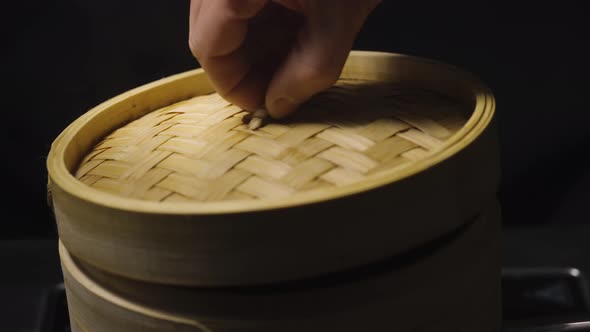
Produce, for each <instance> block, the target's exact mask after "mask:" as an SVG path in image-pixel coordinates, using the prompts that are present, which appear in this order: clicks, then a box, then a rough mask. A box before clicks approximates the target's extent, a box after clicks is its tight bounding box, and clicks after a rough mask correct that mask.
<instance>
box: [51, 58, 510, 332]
mask: <svg viewBox="0 0 590 332" xmlns="http://www.w3.org/2000/svg"><path fill="white" fill-rule="evenodd" d="M341 82H344V83H343V85H337V86H336V87H335V89H336V90H335V91H336V92H334V94H330V93H332V92H333V91H332V92H329V93H328V94H327V95H326V96H324V97H319V99H318V100H320V101H321V102H319V104H318V103H315V104H314V102H313V101H312V102H311V104H310V105H309V106H308V107H307V108H308V109H309V112H303V111H302V112H301V114H303V115H302V116H301V117H300V118H298V117H297V116H296V117H295V119H294V120H287V122H281V123H271V124H269V125H268V126H266V127H263V128H261V129H260V130H259V131H257V132H248V131H247V130H246V128H247V126H246V125H243V124H240V123H239V121H238V120H240V119H241V118H242V117H243V116H244V114H243V112H241V111H240V110H235V109H233V110H232V109H231V107H233V106H231V105H225V104H224V105H222V106H219V107H218V106H215V105H208V104H207V103H209V102H211V101H212V100H213V101H215V103H220V100H221V98H217V97H215V96H214V95H210V94H212V93H213V92H214V91H213V88H212V86H211V84H210V83H209V81H208V79H207V76H206V74H205V73H204V72H203V71H202V70H194V71H190V72H186V73H182V74H179V75H175V76H171V77H169V78H165V79H162V80H160V81H157V82H154V83H151V84H148V85H145V86H142V87H140V88H137V89H134V90H132V91H129V92H127V93H125V94H122V95H120V96H118V97H115V98H113V99H111V100H109V101H107V102H105V103H103V104H101V105H99V106H97V107H96V108H94V109H92V110H91V111H89V112H88V113H86V114H84V115H83V116H81V117H80V118H79V119H78V120H76V121H75V122H73V123H72V124H71V125H70V126H69V127H68V128H67V129H66V130H64V132H63V133H62V134H61V135H60V136H59V137H58V138H57V139H56V140H55V142H54V144H53V145H52V149H51V152H50V155H49V157H48V161H47V166H48V171H49V185H48V190H49V193H50V200H51V203H52V206H53V209H54V211H55V215H56V220H57V224H58V230H59V236H60V239H61V242H60V254H61V257H62V266H63V270H64V277H65V281H66V286H67V292H68V301H69V304H70V316H71V318H72V326H73V329H74V330H76V329H77V330H80V331H87V332H93V331H216V332H225V331H232V332H233V331H236V332H237V331H263V332H264V331H301V330H308V331H314V330H317V331H324V330H338V331H358V330H363V331H381V330H382V328H383V326H391V327H392V328H395V329H396V330H400V331H404V330H411V329H413V330H416V331H422V330H424V331H427V330H428V331H431V330H433V329H437V328H439V330H451V327H453V328H454V329H453V330H454V331H463V330H464V331H474V330H478V331H497V330H498V326H499V322H500V317H499V315H500V303H499V290H498V287H499V278H500V265H499V260H498V247H497V246H498V238H499V235H498V233H499V227H500V217H499V212H498V211H499V208H498V206H497V202H496V198H495V195H496V191H497V186H498V181H499V163H498V150H497V142H496V133H495V128H494V127H495V125H494V121H493V115H494V109H495V101H494V98H493V96H492V94H491V92H490V91H489V90H488V89H487V88H486V87H485V86H484V85H483V84H482V83H481V82H479V81H478V80H477V79H476V78H474V77H473V76H471V75H470V74H468V73H465V72H464V71H462V70H460V69H457V68H454V67H451V66H448V65H445V64H441V63H438V62H434V61H430V60H426V59H422V58H416V57H411V56H405V55H399V54H389V53H375V52H352V53H351V55H350V57H349V60H348V61H347V63H346V65H345V68H344V70H343V72H342V75H341ZM359 87H360V88H359ZM392 89H393V90H392ZM394 90H395V91H398V92H396V94H394V95H390V91H394ZM418 90H419V91H422V92H425V93H429V94H434V95H437V96H443V97H444V98H443V99H445V98H447V99H448V100H452V101H453V103H456V104H457V105H461V107H462V108H461V111H459V113H457V112H455V111H449V110H444V109H442V108H440V109H439V108H435V109H434V111H433V112H430V113H428V112H427V113H421V109H419V108H415V109H412V108H411V107H410V109H403V107H397V106H396V107H393V106H392V105H398V104H395V103H394V100H397V99H396V98H402V97H403V98H406V97H408V96H410V97H412V96H413V97H412V98H418V99H420V98H421V97H420V95H412V94H411V93H410V95H404V93H407V92H408V91H418ZM404 91H405V92H404ZM412 93H413V92H412ZM199 96H201V97H199ZM410 97H408V98H410ZM322 98H324V99H322ZM355 98H356V99H358V100H361V101H362V103H360V104H355V103H354V101H355V100H356V99H355ZM359 98H360V99H359ZM403 98H402V99H403ZM412 98H410V99H412ZM349 102H350V103H349ZM349 104H350V105H352V104H354V105H353V106H354V107H352V106H350V105H349ZM410 104H411V103H410ZM398 106H399V105H398ZM447 106H448V105H447ZM342 107H344V108H345V110H342V109H341V108H342ZM334 108H336V109H337V110H339V111H338V112H336V111H334ZM393 108H396V109H395V110H394V113H391V112H392V109H393ZM397 108H400V109H397ZM321 110H326V112H323V113H322V112H321ZM316 111H317V112H316ZM340 111H342V112H340ZM439 111H440V114H439ZM447 111H448V112H447ZM453 112H455V113H453ZM318 114H323V115H322V116H327V117H322V116H320V115H318ZM447 115H449V116H448V118H447ZM461 117H462V118H463V120H462V121H457V119H458V118H461ZM146 137H147V138H146ZM146 142H147V143H146ZM228 142H231V144H229V143H228ZM146 146H147V148H149V151H144V150H143V149H144V147H146ZM230 155H231V156H232V158H234V159H232V158H230V157H229V156H230ZM107 156H108V157H107ZM236 156H237V157H236ZM228 160H233V162H232V164H231V165H230V164H227V163H228ZM312 166H313V167H312ZM220 169H223V172H221V171H219V170H220ZM313 172H317V174H316V173H313ZM312 173H313V174H314V175H313V176H309V174H312ZM350 179H353V180H354V181H349V180H350ZM238 180H239V181H238ZM231 181H233V182H232V183H233V185H232V187H231V188H230V187H228V186H225V184H227V183H229V182H231ZM220 188H222V189H220ZM450 234H455V235H454V236H455V238H454V239H452V240H447V241H446V242H445V244H444V245H442V246H441V247H439V248H437V249H436V250H435V251H434V252H432V253H431V254H429V255H426V256H424V257H419V258H416V259H414V260H412V261H411V262H409V263H406V265H403V264H402V265H399V264H398V265H395V264H394V263H387V262H389V261H390V260H392V259H393V258H392V257H397V258H396V259H398V260H399V259H401V258H400V257H406V256H407V255H408V253H411V252H412V251H413V250H415V249H416V248H421V247H424V246H428V245H429V244H430V243H433V241H434V242H436V241H438V240H437V239H440V238H444V237H448V236H451V235H450ZM388 264H389V265H388ZM375 266H377V267H378V266H381V268H375V269H376V270H375V271H373V270H372V269H373V268H371V267H375ZM371 271H372V272H371ZM464 315H468V317H469V318H468V319H464ZM421 317H425V318H427V319H428V321H426V322H423V321H420V319H421ZM460 322H462V323H463V325H464V329H463V330H461V328H463V327H456V325H457V324H459V323H460Z"/></svg>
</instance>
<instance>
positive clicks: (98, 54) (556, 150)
mask: <svg viewBox="0 0 590 332" xmlns="http://www.w3.org/2000/svg"><path fill="white" fill-rule="evenodd" d="M581 3H582V2H581V1H580V2H578V3H575V2H569V3H567V2H560V3H556V2H551V3H548V4H547V5H543V4H540V3H538V2H535V3H525V2H518V3H517V4H514V3H512V4H510V5H498V4H495V5H491V4H488V3H486V2H482V1H461V2H449V1H436V2H435V1H429V2H421V1H394V0H385V1H384V2H383V3H382V4H381V5H380V7H379V8H378V9H377V10H376V11H375V12H374V13H373V15H372V16H371V17H370V18H369V21H368V22H367V24H366V25H365V27H364V29H363V31H361V33H360V35H359V37H358V40H357V43H356V45H355V48H356V49H365V50H379V51H390V52H397V53H406V54H412V55H419V56H424V57H429V58H433V59H437V60H441V61H444V62H447V63H450V64H454V65H457V66H460V67H463V68H465V69H467V70H470V71H472V72H473V73H475V74H476V75H477V76H479V77H480V78H481V79H482V80H483V81H485V82H486V83H487V84H488V85H489V86H490V87H491V88H492V90H493V91H494V93H495V95H496V98H497V100H498V109H497V111H498V121H499V129H500V143H501V149H502V173H503V180H502V185H501V188H500V199H501V202H502V206H503V217H504V222H505V224H506V225H527V226H528V225H538V224H546V223H557V224H566V223H586V222H588V221H590V213H589V212H588V210H587V208H586V205H588V204H589V203H590V189H588V188H590V158H589V157H588V154H589V152H590V109H589V108H588V105H587V103H586V99H587V98H588V88H589V84H588V80H587V79H588V74H589V70H588V69H589V66H588V64H587V62H588V59H589V57H588V56H589V55H590V52H588V50H587V43H588V40H589V38H588V37H590V33H589V31H590V29H588V28H589V27H588V25H589V24H588V23H586V22H587V21H588V17H589V15H590V12H589V11H588V10H587V9H586V8H584V7H582V5H581ZM188 4H189V3H188V1H187V0H150V1H148V0H143V1H139V0H122V1H121V0H119V1H115V0H102V1H88V0H62V1H55V0H46V1H38V0H31V1H26V2H25V1H22V2H13V3H10V4H7V3H5V4H3V10H2V11H3V12H2V16H3V17H4V18H3V20H2V23H1V24H2V34H3V38H2V40H3V42H2V73H1V74H2V76H1V77H2V79H3V84H2V90H1V91H2V100H3V101H4V104H3V105H2V109H3V111H2V113H1V117H2V126H1V130H0V132H1V133H2V141H1V142H2V143H3V144H2V150H1V153H2V162H1V163H0V164H1V165H2V173H0V175H1V176H2V179H1V180H0V181H1V182H0V183H2V184H3V186H2V189H3V190H2V191H3V198H2V202H3V209H2V210H3V214H2V215H3V216H4V218H3V227H2V232H0V239H3V238H4V239H6V238H24V237H27V238H31V237H53V236H55V227H54V222H53V219H52V217H51V214H50V213H49V210H48V208H47V205H46V200H45V190H46V188H45V184H46V181H47V176H46V171H45V157H46V155H47V153H48V152H49V147H50V144H51V142H52V141H53V139H54V138H55V137H56V136H57V135H58V134H59V133H60V131H61V130H63V129H64V128H65V127H66V126H67V125H68V124H69V123H70V122H72V121H73V120H74V119H76V118H77V117H79V116H80V115H82V114H83V113H84V112H85V111H87V110H88V109H90V108H91V107H93V106H95V105H97V104H99V103H100V102H102V101H104V100H106V99H108V98H110V97H113V96H115V95H117V94H119V93H122V92H124V91H127V90H129V89H132V88H134V87H137V86H139V85H142V84H144V83H148V82H151V81H153V80H156V79H159V78H162V77H165V76H168V75H171V74H175V73H178V72H181V71H185V70H189V69H193V68H196V67H197V63H196V61H195V60H194V59H193V57H192V56H191V54H190V51H189V49H188V43H187V40H188Z"/></svg>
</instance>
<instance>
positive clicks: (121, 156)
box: [75, 80, 469, 201]
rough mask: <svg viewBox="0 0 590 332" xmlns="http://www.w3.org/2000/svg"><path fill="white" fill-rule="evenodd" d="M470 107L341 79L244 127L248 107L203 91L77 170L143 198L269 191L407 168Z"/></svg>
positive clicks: (154, 115)
mask: <svg viewBox="0 0 590 332" xmlns="http://www.w3.org/2000/svg"><path fill="white" fill-rule="evenodd" d="M468 111H469V109H468V107H466V105H460V104H458V103H456V102H455V101H453V100H450V99H449V98H446V97H445V96H441V95H438V94H436V93H433V92H429V91H424V90H420V89H411V88H404V87H403V86H394V85H391V84H370V83H368V82H360V81H343V80H341V81H339V82H338V83H337V84H336V85H335V86H334V87H333V88H331V89H329V90H327V91H325V92H323V93H320V94H318V95H317V96H315V97H314V98H312V99H311V100H310V101H309V102H308V103H307V104H306V105H304V106H303V107H302V108H301V109H300V110H299V111H298V112H297V114H296V115H295V116H293V117H292V118H290V119H288V120H285V121H270V123H268V124H266V125H265V126H263V127H262V128H260V129H258V130H255V131H252V130H249V129H248V126H247V124H245V123H244V116H245V115H247V114H248V113H247V112H245V111H243V110H242V109H240V108H238V107H236V106H234V105H231V104H229V103H228V102H227V101H225V100H224V99H223V98H221V97H220V96H219V95H217V94H210V95H205V96H198V97H194V98H191V99H189V100H185V101H182V102H179V103H176V104H173V105H170V106H168V107H164V108H161V109H158V110H155V111H153V112H150V113H148V114H147V115H145V116H143V117H141V118H139V119H137V120H135V121H133V122H131V123H129V124H127V125H125V126H123V127H121V128H119V129H117V130H116V131H114V132H113V133H112V134H110V135H109V136H108V137H106V138H104V139H103V140H102V141H101V142H100V143H98V144H97V145H96V146H95V148H94V149H93V150H92V151H90V152H89V153H88V155H87V156H86V157H85V158H84V159H83V160H82V162H81V163H80V166H79V168H78V170H77V171H76V174H75V175H76V177H77V178H78V179H80V181H82V182H84V183H85V184H87V185H89V186H92V187H94V188H97V189H100V190H103V191H107V192H111V193H114V194H118V195H123V196H127V197H134V198H139V199H143V200H152V201H221V200H239V199H276V198H281V197H285V196H288V195H291V194H293V193H296V192H302V191H308V190H315V189H321V188H326V187H330V186H342V185H347V184H351V183H355V182H358V181H362V180H363V179H365V178H367V177H370V176H374V175H375V174H378V173H379V172H381V171H383V170H388V169H392V168H402V167H407V166H408V165H410V164H411V163H413V162H415V161H416V160H419V159H421V158H424V157H426V156H428V155H429V154H430V153H433V152H435V151H437V150H438V149H441V148H442V147H443V144H444V142H445V140H446V139H448V138H449V137H450V136H452V134H453V133H455V132H456V131H457V130H459V129H460V128H461V127H462V126H463V125H464V124H465V122H466V119H467V117H468V115H469V112H468Z"/></svg>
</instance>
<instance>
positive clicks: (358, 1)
mask: <svg viewBox="0 0 590 332" xmlns="http://www.w3.org/2000/svg"><path fill="white" fill-rule="evenodd" d="M379 2H380V0H191V9H190V37H189V45H190V48H191V51H192V52H193V55H194V56H195V57H196V58H197V60H198V61H199V62H200V64H201V66H202V67H203V68H204V69H205V71H207V74H208V75H209V78H210V80H211V82H212V84H213V86H214V87H215V89H216V90H217V92H218V93H219V94H220V95H221V96H223V97H224V98H225V99H227V100H228V101H230V102H232V103H233V104H235V105H238V106H240V107H242V108H244V109H245V110H248V111H254V110H256V109H258V108H260V107H263V106H265V107H266V109H267V110H268V112H269V114H270V115H271V116H272V117H275V118H280V117H284V116H286V115H288V114H290V113H292V112H293V111H294V110H296V109H297V107H298V106H299V105H301V104H302V103H303V102H305V101H306V100H307V99H309V98H310V97H311V96H313V95H314V94H316V93H318V92H320V91H322V90H324V89H327V88H329V87H330V86H332V85H333V84H334V83H335V82H336V80H337V79H338V77H339V76H340V72H341V71H342V67H343V66H344V63H345V61H346V59H347V57H348V54H349V52H350V50H351V48H352V45H353V42H354V40H355V38H356V36H357V34H358V32H359V30H360V29H361V27H362V25H363V24H364V22H365V20H366V18H367V17H368V15H369V14H370V13H371V11H372V10H373V9H374V8H375V7H376V6H377V4H378V3H379Z"/></svg>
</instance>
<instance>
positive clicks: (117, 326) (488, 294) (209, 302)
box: [60, 202, 501, 332]
mask: <svg viewBox="0 0 590 332" xmlns="http://www.w3.org/2000/svg"><path fill="white" fill-rule="evenodd" d="M499 231H500V216H499V209H498V207H497V203H496V202H491V204H489V205H488V207H487V208H486V209H485V210H483V211H482V213H481V214H480V215H479V216H478V217H477V218H475V219H474V220H470V221H469V223H468V224H467V225H466V226H464V227H461V228H460V229H458V230H456V231H455V233H454V234H453V235H452V236H450V237H446V238H445V239H444V240H442V241H441V240H439V242H438V244H434V245H431V246H430V247H429V248H428V249H426V250H422V251H421V252H420V253H418V254H414V255H413V256H414V257H413V258H412V259H410V260H406V261H403V260H402V261H400V260H398V259H389V260H387V261H384V262H380V263H379V264H378V265H377V266H372V267H365V268H363V269H361V270H358V271H354V272H352V273H348V274H344V275H337V276H331V277H329V278H320V279H315V280H308V281H305V282H300V283H292V284H286V285H276V286H272V287H268V286H267V287H264V286H263V287H250V288H225V289H206V288H188V287H170V286H163V285H158V284H152V283H145V282H140V281H133V280H130V279H126V278H121V277H118V276H116V275H113V274H109V273H107V272H103V271H101V270H99V269H96V268H93V267H92V266H90V265H87V264H84V263H82V262H81V261H79V260H76V259H73V258H72V256H71V255H70V254H69V253H68V251H67V249H66V248H65V247H64V246H63V245H62V244H60V255H61V259H62V265H63V271H64V278H65V285H66V290H67V298H68V301H69V302H68V303H69V308H70V316H71V320H72V325H77V326H79V328H80V330H81V331H87V332H96V331H110V332H118V331H125V332H135V331H138V332H139V331H215V332H230V331H231V332H238V331H240V332H241V331H256V332H266V331H268V332H274V331H283V332H289V331H343V332H345V331H351V332H352V331H355V332H356V331H385V330H387V331H417V332H420V331H457V332H467V331H469V332H472V331H481V332H486V331H489V332H492V331H494V332H497V331H500V324H501V317H500V316H501V313H500V311H501V310H500V308H501V306H500V298H499V294H500V291H499V287H500V259H499V252H500V250H499V246H498V241H496V238H497V237H498V236H499Z"/></svg>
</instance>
